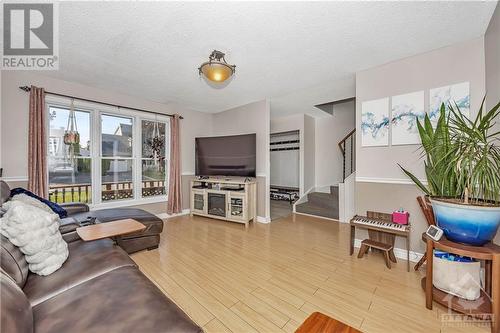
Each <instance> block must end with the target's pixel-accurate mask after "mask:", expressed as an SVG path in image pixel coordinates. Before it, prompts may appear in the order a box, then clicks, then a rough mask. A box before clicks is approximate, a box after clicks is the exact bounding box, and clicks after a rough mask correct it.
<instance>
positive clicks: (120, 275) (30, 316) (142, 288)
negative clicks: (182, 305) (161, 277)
mask: <svg viewBox="0 0 500 333" xmlns="http://www.w3.org/2000/svg"><path fill="white" fill-rule="evenodd" d="M68 246H69V257H68V259H67V260H66V262H65V263H64V264H63V266H62V267H61V268H60V269H59V270H57V271H55V272H54V273H52V274H51V275H49V276H40V275H36V274H33V273H31V272H29V271H28V264H27V263H26V261H25V259H24V255H23V254H22V253H21V251H20V250H19V249H18V248H17V247H16V246H14V245H12V243H10V242H9V240H8V239H6V238H5V237H3V236H2V238H1V252H0V256H1V257H0V263H1V272H0V298H1V302H0V310H1V311H0V312H1V314H0V321H1V327H0V331H1V332H9V333H25V332H26V333H27V332H31V333H33V332H37V333H48V332H53V333H56V332H57V333H65V332H75V333H79V332H105V333H114V332H151V333H156V332H172V333H174V332H175V333H182V332H202V330H201V328H200V327H198V326H197V325H196V324H195V323H193V322H192V321H191V319H189V318H188V317H187V316H186V314H184V313H183V312H182V310H181V309H179V308H178V307H177V305H175V304H174V303H173V302H172V301H171V300H169V299H168V298H167V297H166V296H165V295H164V294H163V293H162V292H161V291H160V290H159V289H158V288H157V287H156V286H155V285H154V284H153V283H152V282H151V281H150V280H149V279H148V278H147V277H146V276H144V275H143V274H142V273H141V272H140V271H139V269H138V268H137V266H136V265H135V264H134V262H133V261H132V260H131V259H130V258H129V257H128V255H127V253H125V251H123V250H122V249H121V248H120V247H119V246H117V245H115V244H114V243H113V242H112V241H111V240H108V239H103V240H98V241H93V242H83V241H81V240H80V241H75V242H71V243H69V244H68Z"/></svg>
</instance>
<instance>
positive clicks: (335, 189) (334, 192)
mask: <svg viewBox="0 0 500 333" xmlns="http://www.w3.org/2000/svg"><path fill="white" fill-rule="evenodd" d="M330 194H331V195H333V196H334V197H335V198H337V199H338V198H339V186H338V185H334V186H330Z"/></svg>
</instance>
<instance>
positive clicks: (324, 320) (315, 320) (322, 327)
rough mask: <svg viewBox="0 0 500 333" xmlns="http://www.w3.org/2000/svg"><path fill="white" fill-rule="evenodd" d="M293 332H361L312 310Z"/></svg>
mask: <svg viewBox="0 0 500 333" xmlns="http://www.w3.org/2000/svg"><path fill="white" fill-rule="evenodd" d="M295 333H361V331H358V330H357V329H355V328H354V327H351V326H349V325H346V324H344V323H342V322H340V321H338V320H336V319H333V318H331V317H328V316H327V315H325V314H322V313H321V312H314V313H312V314H311V315H310V316H309V317H307V319H306V320H305V321H304V322H303V323H302V325H300V327H299V328H297V330H296V331H295Z"/></svg>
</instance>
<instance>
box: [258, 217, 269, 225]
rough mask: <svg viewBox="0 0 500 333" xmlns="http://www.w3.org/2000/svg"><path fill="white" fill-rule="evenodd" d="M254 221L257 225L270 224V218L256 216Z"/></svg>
mask: <svg viewBox="0 0 500 333" xmlns="http://www.w3.org/2000/svg"><path fill="white" fill-rule="evenodd" d="M256 221H257V222H259V223H271V218H269V217H264V216H257V218H256Z"/></svg>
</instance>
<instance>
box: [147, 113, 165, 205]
mask: <svg viewBox="0 0 500 333" xmlns="http://www.w3.org/2000/svg"><path fill="white" fill-rule="evenodd" d="M165 128H166V124H165V123H162V122H158V121H150V120H142V122H141V133H142V140H141V145H142V148H141V150H142V158H141V168H142V193H141V194H142V196H143V197H149V196H155V195H162V194H166V184H167V178H166V168H165V166H166V165H167V164H166V161H165V156H166V146H167V142H166V135H165ZM154 138H159V139H160V140H161V142H162V145H163V147H162V149H161V152H160V154H159V156H157V157H159V158H155V156H154V154H155V152H154V151H153V149H152V144H153V140H154ZM157 155H158V152H157Z"/></svg>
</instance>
